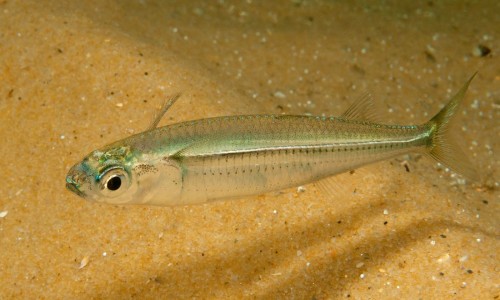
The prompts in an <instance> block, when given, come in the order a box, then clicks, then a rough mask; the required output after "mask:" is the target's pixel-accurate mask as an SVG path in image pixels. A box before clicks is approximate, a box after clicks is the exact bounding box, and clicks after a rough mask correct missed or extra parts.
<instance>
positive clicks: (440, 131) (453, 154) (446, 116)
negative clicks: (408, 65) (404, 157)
mask: <svg viewBox="0 0 500 300" xmlns="http://www.w3.org/2000/svg"><path fill="white" fill-rule="evenodd" d="M474 76H476V74H474V75H472V77H471V78H470V79H469V80H468V81H467V82H466V83H465V84H464V86H463V87H462V88H461V89H460V90H459V91H458V93H456V94H455V96H453V98H451V100H450V102H448V104H446V106H445V107H444V108H443V109H442V110H441V111H440V112H439V113H437V114H436V115H435V116H434V117H433V118H432V119H431V120H430V121H429V122H427V124H426V125H427V126H429V128H430V132H431V144H430V145H429V154H430V156H432V157H433V158H434V159H435V160H436V161H438V162H440V163H442V164H443V165H445V166H446V167H448V168H450V169H451V170H453V171H455V172H457V173H459V174H461V175H463V176H464V177H466V178H467V179H470V180H473V181H475V180H478V179H479V176H478V174H477V172H476V170H475V169H474V167H473V166H472V164H471V162H470V161H469V159H468V158H467V156H466V155H465V153H464V152H463V151H462V149H460V147H459V146H458V144H457V143H456V140H457V138H456V134H457V132H455V131H454V129H455V130H456V129H457V128H453V127H455V126H453V125H454V124H453V123H454V120H455V119H454V116H455V115H456V112H457V110H458V107H459V106H460V103H461V102H462V100H463V98H464V95H465V92H466V91H467V88H468V87H469V84H470V82H471V81H472V79H473V78H474Z"/></svg>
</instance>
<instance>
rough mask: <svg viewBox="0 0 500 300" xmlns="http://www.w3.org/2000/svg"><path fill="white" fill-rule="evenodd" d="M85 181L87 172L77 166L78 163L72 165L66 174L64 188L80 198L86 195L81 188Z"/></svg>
mask: <svg viewBox="0 0 500 300" xmlns="http://www.w3.org/2000/svg"><path fill="white" fill-rule="evenodd" d="M85 182H87V174H86V173H85V172H84V171H83V170H81V169H80V168H79V165H75V166H73V167H72V168H71V169H70V170H69V172H68V175H66V188H67V189H68V190H70V191H72V192H73V193H75V194H77V195H78V196H80V197H82V198H85V197H86V195H85V193H84V192H83V190H82V187H83V185H84V183H85Z"/></svg>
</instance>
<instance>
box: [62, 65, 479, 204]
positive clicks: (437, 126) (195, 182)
mask: <svg viewBox="0 0 500 300" xmlns="http://www.w3.org/2000/svg"><path fill="white" fill-rule="evenodd" d="M475 75H476V74H474V75H473V76H472V77H471V78H470V79H469V80H468V81H467V82H466V83H465V84H464V85H463V87H462V88H461V89H460V90H459V91H458V92H457V93H456V94H455V95H454V96H453V97H452V98H451V99H450V100H449V102H448V103H447V104H446V105H445V106H444V107H443V108H442V109H441V110H440V111H439V112H438V113H437V114H436V115H435V116H434V117H432V118H431V119H430V120H429V121H428V122H426V123H423V124H420V125H391V124H384V123H383V122H382V120H380V114H379V113H377V111H376V110H375V109H374V105H373V101H372V99H371V97H370V96H365V97H361V98H360V99H358V100H357V101H356V102H354V103H353V104H352V105H351V106H350V107H349V108H348V109H347V111H346V112H345V113H344V114H342V115H341V116H339V117H329V116H306V115H273V114H267V115H234V116H222V117H213V118H204V119H198V120H194V121H184V122H180V123H176V124H171V125H167V126H163V127H158V126H157V125H158V123H159V122H160V120H161V119H162V117H163V115H164V114H165V113H166V112H167V111H168V110H169V108H170V107H171V106H172V105H173V104H174V103H175V102H176V101H177V99H178V98H179V97H180V94H177V95H174V96H173V97H171V98H170V99H169V100H168V101H167V102H166V103H165V105H164V106H163V108H162V109H161V111H159V113H158V114H157V116H156V117H155V119H154V120H153V122H152V123H151V125H150V126H149V128H148V129H147V130H145V131H144V132H141V133H138V134H135V135H132V136H130V137H127V138H125V139H122V140H119V141H116V142H114V143H111V144H109V145H107V146H104V147H103V148H100V149H98V150H95V151H92V152H91V153H90V154H88V155H87V156H86V157H85V158H83V160H81V161H80V162H78V163H77V164H75V165H74V166H73V167H71V169H70V170H69V172H68V174H67V176H66V187H67V188H68V189H69V190H70V191H72V192H74V193H75V194H76V195H78V196H80V197H82V198H84V199H86V200H89V201H92V202H98V203H108V204H115V205H125V204H144V205H156V206H178V205H193V204H201V203H207V202H211V201H214V200H220V199H238V198H243V197H245V196H251V195H258V194H263V193H266V192H271V191H279V190H283V189H286V188H290V187H294V186H300V185H305V184H308V183H312V182H315V181H318V180H322V179H325V178H331V177H332V176H334V175H336V174H340V173H344V172H347V171H350V170H354V169H356V168H359V167H362V166H365V165H367V164H371V163H374V162H378V161H381V160H387V159H390V158H394V157H396V156H400V155H404V154H408V153H415V152H416V153H422V154H425V155H427V156H430V157H432V158H433V159H434V160H435V161H437V162H439V163H441V164H442V165H444V166H446V167H448V168H450V169H451V170H453V171H455V172H456V173H458V174H461V175H462V176H464V177H465V178H467V179H470V180H476V179H477V178H478V174H477V172H476V170H475V169H474V167H473V165H472V164H471V162H470V161H469V160H468V158H467V156H466V155H465V153H464V152H463V151H462V150H461V149H460V147H459V146H458V143H457V142H456V141H457V139H456V130H454V128H455V127H456V126H454V125H453V124H456V123H457V121H456V118H455V116H456V115H457V114H456V112H457V111H458V110H459V107H460V104H461V103H462V100H463V98H464V95H465V93H466V91H467V88H468V87H469V84H470V82H471V81H472V79H473V78H474V76H475Z"/></svg>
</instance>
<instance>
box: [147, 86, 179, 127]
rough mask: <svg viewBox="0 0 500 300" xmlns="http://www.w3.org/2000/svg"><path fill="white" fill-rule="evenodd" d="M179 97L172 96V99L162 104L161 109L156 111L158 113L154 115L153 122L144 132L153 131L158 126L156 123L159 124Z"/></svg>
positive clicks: (177, 95)
mask: <svg viewBox="0 0 500 300" xmlns="http://www.w3.org/2000/svg"><path fill="white" fill-rule="evenodd" d="M180 97H181V93H177V94H175V95H173V96H172V97H170V98H168V99H167V100H166V101H165V103H163V105H162V107H161V108H160V109H159V110H158V112H157V113H156V115H155V118H154V119H153V122H151V124H150V125H149V126H148V128H147V129H146V130H151V129H155V128H156V126H158V123H160V121H161V119H162V118H163V116H164V115H165V113H166V112H167V111H168V110H169V108H170V107H172V105H174V103H175V102H176V101H177V100H178V99H179V98H180Z"/></svg>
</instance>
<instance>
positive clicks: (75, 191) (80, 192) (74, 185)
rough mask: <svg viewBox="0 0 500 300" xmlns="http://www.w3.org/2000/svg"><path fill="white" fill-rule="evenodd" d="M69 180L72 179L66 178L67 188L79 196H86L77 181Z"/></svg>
mask: <svg viewBox="0 0 500 300" xmlns="http://www.w3.org/2000/svg"><path fill="white" fill-rule="evenodd" d="M69 180H71V179H69V178H67V179H66V188H67V189H68V190H70V191H72V192H73V193H75V194H77V195H78V196H80V197H82V198H85V194H84V193H83V192H82V191H80V190H79V189H78V188H77V187H76V184H75V183H73V182H69Z"/></svg>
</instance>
